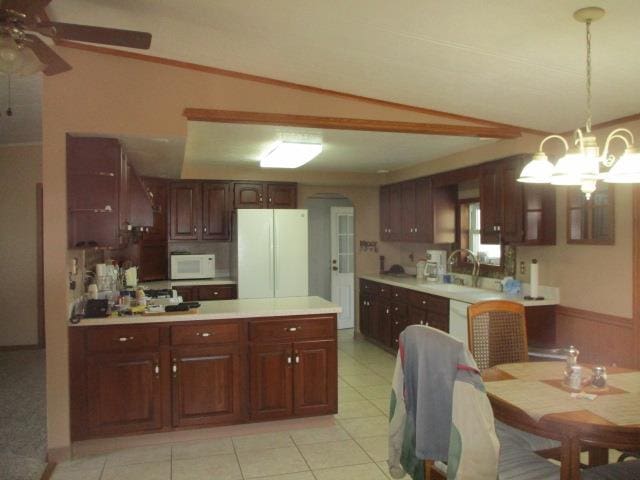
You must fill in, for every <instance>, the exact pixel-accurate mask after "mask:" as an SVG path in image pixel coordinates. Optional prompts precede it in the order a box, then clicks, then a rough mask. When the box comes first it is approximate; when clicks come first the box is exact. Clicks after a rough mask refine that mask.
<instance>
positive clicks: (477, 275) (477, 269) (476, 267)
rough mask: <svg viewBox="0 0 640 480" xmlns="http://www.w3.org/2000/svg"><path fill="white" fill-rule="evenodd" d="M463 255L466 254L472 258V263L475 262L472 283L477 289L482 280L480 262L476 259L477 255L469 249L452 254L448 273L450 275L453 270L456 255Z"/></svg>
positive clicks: (455, 251)
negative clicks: (452, 265)
mask: <svg viewBox="0 0 640 480" xmlns="http://www.w3.org/2000/svg"><path fill="white" fill-rule="evenodd" d="M461 253H466V254H467V255H468V256H469V257H471V261H472V262H473V271H472V274H471V283H472V286H473V287H477V286H478V281H479V280H480V262H479V261H478V257H476V256H475V254H474V253H473V252H472V251H471V250H469V249H468V248H458V249H457V250H454V251H453V252H451V254H450V255H449V258H448V259H447V273H449V271H450V269H451V264H452V260H453V258H454V257H455V255H456V254H461Z"/></svg>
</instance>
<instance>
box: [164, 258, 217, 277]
mask: <svg viewBox="0 0 640 480" xmlns="http://www.w3.org/2000/svg"><path fill="white" fill-rule="evenodd" d="M215 276H216V256H215V255H213V254H207V255H171V280H185V279H195V278H214V277H215Z"/></svg>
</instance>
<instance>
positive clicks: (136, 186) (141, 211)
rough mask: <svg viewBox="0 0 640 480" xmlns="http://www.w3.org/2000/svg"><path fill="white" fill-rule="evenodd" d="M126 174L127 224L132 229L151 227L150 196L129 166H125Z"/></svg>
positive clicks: (152, 217)
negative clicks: (132, 227)
mask: <svg viewBox="0 0 640 480" xmlns="http://www.w3.org/2000/svg"><path fill="white" fill-rule="evenodd" d="M127 172H128V173H127V184H128V192H127V198H128V204H129V219H128V220H129V223H130V224H131V225H132V226H134V227H152V226H153V221H154V215H153V204H152V201H151V196H150V195H149V193H148V192H147V189H146V188H145V186H144V184H143V183H142V180H141V179H140V177H139V176H138V174H137V173H136V171H135V169H134V168H133V167H132V166H131V165H128V166H127Z"/></svg>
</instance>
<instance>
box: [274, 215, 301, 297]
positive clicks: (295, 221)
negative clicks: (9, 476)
mask: <svg viewBox="0 0 640 480" xmlns="http://www.w3.org/2000/svg"><path fill="white" fill-rule="evenodd" d="M273 212H274V213H273V217H274V222H273V225H274V227H273V233H274V235H273V238H274V247H273V254H274V262H273V270H274V272H273V277H274V292H275V294H274V296H275V297H306V296H307V295H309V215H308V213H307V211H306V210H304V209H297V210H291V209H289V210H286V209H283V210H273Z"/></svg>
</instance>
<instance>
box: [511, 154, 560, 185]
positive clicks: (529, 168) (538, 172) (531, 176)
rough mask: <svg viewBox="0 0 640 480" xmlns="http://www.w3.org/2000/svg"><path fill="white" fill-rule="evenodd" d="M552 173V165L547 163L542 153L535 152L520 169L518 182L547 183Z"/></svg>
mask: <svg viewBox="0 0 640 480" xmlns="http://www.w3.org/2000/svg"><path fill="white" fill-rule="evenodd" d="M552 173H553V163H551V162H550V161H549V159H548V158H547V155H546V154H545V153H544V152H537V153H536V154H535V155H534V156H533V158H532V159H531V161H530V162H529V163H527V164H526V165H525V166H524V168H523V169H522V172H521V173H520V177H519V178H518V182H522V183H549V182H550V181H551V174H552Z"/></svg>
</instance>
